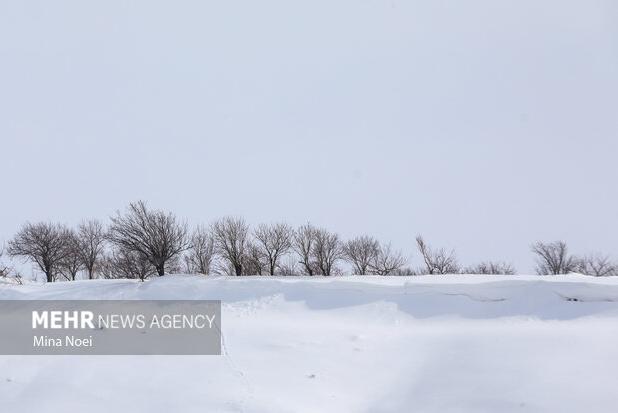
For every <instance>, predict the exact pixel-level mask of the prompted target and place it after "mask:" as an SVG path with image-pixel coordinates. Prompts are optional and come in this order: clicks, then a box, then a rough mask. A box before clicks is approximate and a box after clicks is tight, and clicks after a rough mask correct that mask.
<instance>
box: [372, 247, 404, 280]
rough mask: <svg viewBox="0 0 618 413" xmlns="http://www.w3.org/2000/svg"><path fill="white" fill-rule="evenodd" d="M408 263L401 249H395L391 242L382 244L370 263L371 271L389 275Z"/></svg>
mask: <svg viewBox="0 0 618 413" xmlns="http://www.w3.org/2000/svg"><path fill="white" fill-rule="evenodd" d="M405 263H406V260H405V258H403V256H402V255H401V252H399V251H393V250H392V249H391V244H386V245H381V246H380V247H379V248H378V253H377V254H376V256H375V257H374V259H373V260H372V261H371V263H370V264H369V266H370V268H371V273H372V274H376V275H389V274H393V273H396V272H397V271H399V270H400V269H401V267H403V266H404V264H405Z"/></svg>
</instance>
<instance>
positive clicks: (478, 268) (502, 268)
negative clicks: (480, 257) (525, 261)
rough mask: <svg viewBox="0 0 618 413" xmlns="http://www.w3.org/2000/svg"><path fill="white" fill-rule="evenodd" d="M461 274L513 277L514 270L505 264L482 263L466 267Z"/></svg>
mask: <svg viewBox="0 0 618 413" xmlns="http://www.w3.org/2000/svg"><path fill="white" fill-rule="evenodd" d="M463 272H464V273H465V274H497V275H500V274H501V275H513V274H515V268H513V266H512V265H511V264H509V263H506V262H494V261H487V262H485V261H484V262H481V263H480V264H477V265H472V266H469V267H466V268H465V269H464V270H463Z"/></svg>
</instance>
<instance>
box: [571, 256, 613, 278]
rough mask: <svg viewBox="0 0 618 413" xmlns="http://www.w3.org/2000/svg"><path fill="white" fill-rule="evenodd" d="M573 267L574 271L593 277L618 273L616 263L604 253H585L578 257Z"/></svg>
mask: <svg viewBox="0 0 618 413" xmlns="http://www.w3.org/2000/svg"><path fill="white" fill-rule="evenodd" d="M575 267H576V268H575V271H577V272H579V273H581V274H585V275H593V276H595V277H605V276H611V275H618V265H617V264H616V263H614V262H612V261H611V260H610V258H609V257H608V256H605V255H587V256H585V257H583V258H581V259H578V260H577V263H576V266H575Z"/></svg>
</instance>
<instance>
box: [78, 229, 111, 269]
mask: <svg viewBox="0 0 618 413" xmlns="http://www.w3.org/2000/svg"><path fill="white" fill-rule="evenodd" d="M76 236H77V243H78V251H77V252H78V255H79V258H80V261H81V264H82V266H83V267H84V269H85V270H86V273H87V274H88V279H89V280H92V279H93V278H94V277H95V273H96V270H97V267H98V265H99V263H100V260H101V258H102V255H103V252H104V249H105V236H106V234H105V230H104V229H103V224H101V222H100V221H97V220H90V221H83V222H82V223H81V224H79V226H78V227H77V234H76Z"/></svg>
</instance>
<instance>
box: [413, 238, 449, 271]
mask: <svg viewBox="0 0 618 413" xmlns="http://www.w3.org/2000/svg"><path fill="white" fill-rule="evenodd" d="M416 245H417V247H418V250H419V252H420V253H421V256H422V258H423V262H424V264H425V267H424V270H423V271H425V272H426V273H427V274H456V273H458V272H459V264H458V263H457V257H456V256H455V251H449V252H447V251H446V250H444V249H443V248H440V249H439V250H435V251H434V250H432V249H431V247H430V246H429V245H427V243H425V240H423V237H421V236H420V235H419V236H417V237H416Z"/></svg>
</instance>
